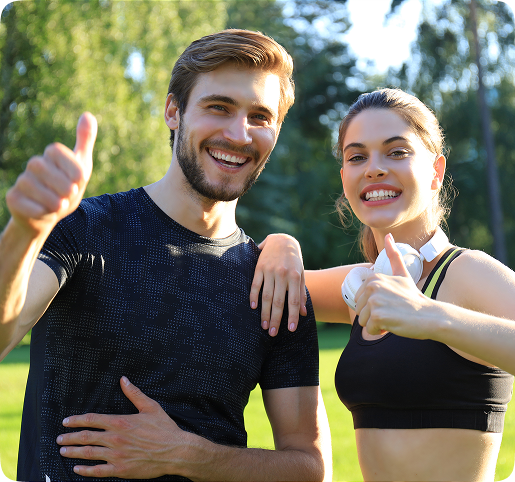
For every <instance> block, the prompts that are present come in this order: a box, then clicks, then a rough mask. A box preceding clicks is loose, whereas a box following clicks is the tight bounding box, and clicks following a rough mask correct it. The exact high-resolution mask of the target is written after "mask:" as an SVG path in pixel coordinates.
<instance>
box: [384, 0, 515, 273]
mask: <svg viewBox="0 0 515 482" xmlns="http://www.w3.org/2000/svg"><path fill="white" fill-rule="evenodd" d="M398 3H399V2H398ZM477 5H478V8H477V14H478V33H479V38H480V44H481V51H482V58H481V65H482V67H483V69H484V76H483V77H484V78H483V82H484V84H485V87H486V89H487V102H488V104H489V107H490V110H491V114H492V130H493V132H494V137H495V144H496V158H497V165H498V169H499V173H500V185H501V193H502V195H501V202H502V209H503V212H504V231H505V237H506V240H507V243H506V244H507V250H508V264H509V266H510V267H511V268H514V267H515V245H514V244H513V243H510V242H509V240H510V239H512V238H513V236H514V235H515V220H514V217H513V214H512V213H513V212H515V200H514V199H513V197H512V196H509V195H508V193H509V192H510V191H511V189H512V187H511V184H512V182H511V179H512V177H511V176H510V174H514V169H515V149H514V147H515V145H514V142H515V141H514V136H513V133H512V130H513V129H512V125H513V119H514V118H515V67H514V66H515V64H514V62H513V59H514V58H515V45H514V40H515V29H514V25H513V17H512V14H511V12H510V9H509V7H508V6H507V5H506V4H505V3H504V2H492V1H487V0H482V1H477ZM474 55H475V51H474V46H473V41H472V33H471V29H470V12H469V4H468V2H462V1H456V0H447V1H444V2H443V3H442V4H441V5H440V6H439V7H434V6H429V5H428V3H426V4H425V12H424V19H423V21H422V23H421V24H420V26H419V31H418V38H417V41H416V42H415V44H414V46H413V48H412V58H411V59H410V61H409V62H408V63H407V64H406V65H404V66H403V68H402V69H400V70H399V71H398V72H394V71H391V72H390V73H389V76H388V81H387V83H388V84H389V85H393V86H399V87H401V88H403V89H406V90H408V91H411V92H412V93H414V94H415V95H416V96H418V97H419V98H420V99H421V100H422V101H424V102H425V103H427V104H428V105H430V106H431V107H432V108H433V109H435V111H436V113H437V116H438V118H439V119H440V122H441V124H442V127H443V128H444V130H445V133H446V139H447V144H448V146H449V147H450V154H449V156H448V163H447V172H448V175H449V177H450V178H452V179H453V183H454V186H455V188H456V190H457V191H458V192H459V195H458V197H457V198H456V200H455V201H454V205H453V209H452V213H451V216H450V218H449V222H448V224H449V230H450V234H451V239H452V241H453V242H455V243H456V244H459V245H462V246H465V247H469V248H474V249H481V250H483V251H486V252H488V253H489V254H493V253H492V251H493V237H492V234H491V226H490V209H489V199H488V191H487V183H486V179H487V176H486V154H485V148H484V142H483V136H482V132H481V117H480V112H479V106H478V97H477V85H478V78H477V67H476V64H475V62H474Z"/></svg>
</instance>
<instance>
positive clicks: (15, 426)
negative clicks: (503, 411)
mask: <svg viewBox="0 0 515 482" xmlns="http://www.w3.org/2000/svg"><path fill="white" fill-rule="evenodd" d="M319 333H320V383H321V387H322V393H323V396H324V403H325V406H326V409H327V415H328V417H329V424H330V426H331V433H332V444H333V464H334V480H335V481H347V482H350V481H358V480H362V479H361V476H360V471H359V466H358V458H357V454H356V448H355V445H354V433H353V429H352V418H351V416H350V414H349V412H348V411H347V410H346V409H345V407H344V406H343V405H342V404H341V402H340V400H339V399H338V396H337V395H336V392H335V390H334V382H333V377H334V370H335V368H336V364H337V363H338V359H339V357H340V353H341V350H342V348H343V346H344V345H345V343H346V342H347V338H348V327H344V326H342V327H339V326H338V327H329V326H325V325H321V329H320V332H319ZM28 356H29V351H28V347H27V346H22V347H18V348H16V349H15V350H13V351H12V352H11V353H10V354H9V356H8V357H7V358H6V359H5V360H4V361H3V362H2V363H0V463H1V466H2V469H3V471H4V474H5V475H6V476H7V477H8V478H10V479H13V480H14V479H15V475H16V457H17V450H18V436H19V430H20V421H21V411H22V404H23V393H24V389H25V382H26V379H27V371H28ZM245 417H246V420H247V431H248V434H249V446H253V447H262V448H272V447H273V439H272V433H271V430H270V428H269V425H268V423H267V421H266V415H265V411H264V408H263V404H262V402H261V394H260V392H259V389H256V390H255V391H254V392H253V393H252V395H251V399H250V402H249V405H248V406H247V409H246V411H245ZM514 461H515V402H511V404H510V406H509V407H508V413H507V416H506V421H505V430H504V436H503V443H502V446H501V452H500V454H499V460H498V464H497V473H496V480H505V479H507V478H508V477H509V476H510V474H511V473H512V471H513V466H514ZM510 479H511V477H510ZM0 480H1V476H0Z"/></svg>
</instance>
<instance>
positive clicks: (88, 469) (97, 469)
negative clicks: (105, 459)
mask: <svg viewBox="0 0 515 482" xmlns="http://www.w3.org/2000/svg"><path fill="white" fill-rule="evenodd" d="M77 458H79V457H77ZM114 469H115V467H114V466H113V465H112V464H101V465H91V466H87V465H76V466H75V467H73V471H74V472H75V473H76V474H79V475H82V476H84V477H114V475H115V471H114Z"/></svg>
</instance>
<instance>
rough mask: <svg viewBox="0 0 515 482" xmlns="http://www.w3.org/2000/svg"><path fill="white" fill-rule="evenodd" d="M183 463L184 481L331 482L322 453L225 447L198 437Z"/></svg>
mask: <svg viewBox="0 0 515 482" xmlns="http://www.w3.org/2000/svg"><path fill="white" fill-rule="evenodd" d="M187 452H188V454H187V456H186V458H185V460H184V461H183V463H184V465H183V467H184V473H183V474H182V475H185V476H186V477H188V478H190V479H192V480H194V481H210V482H213V481H242V480H252V481H281V480H284V481H287V480H296V481H301V480H306V481H315V480H316V481H318V480H319V481H323V480H330V477H331V476H330V474H328V473H327V471H329V472H330V471H331V469H330V463H329V464H327V465H328V466H329V467H326V464H325V463H324V460H323V456H322V453H321V451H319V450H317V449H313V450H312V451H310V452H308V451H305V450H300V449H294V448H292V449H285V450H264V449H254V448H237V447H227V446H223V445H218V444H215V443H212V442H210V441H208V440H206V439H203V438H201V437H198V438H197V439H196V440H195V441H194V442H192V443H190V444H189V446H188V449H187ZM327 476H329V477H327Z"/></svg>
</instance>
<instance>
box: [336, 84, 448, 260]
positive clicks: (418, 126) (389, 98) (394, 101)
mask: <svg viewBox="0 0 515 482" xmlns="http://www.w3.org/2000/svg"><path fill="white" fill-rule="evenodd" d="M367 109H390V110H392V111H394V112H395V113H396V114H397V115H399V116H400V117H401V118H402V119H403V120H404V121H405V122H406V124H408V126H409V127H410V128H411V129H412V130H413V132H415V134H416V135H417V136H418V137H419V139H420V140H421V141H422V143H423V144H424V145H425V146H426V148H427V149H428V150H429V151H430V152H432V153H433V154H435V158H437V157H439V156H441V155H445V154H446V148H445V143H444V135H443V131H442V128H441V127H440V124H439V122H438V120H437V119H436V116H435V114H434V113H433V111H432V110H431V109H430V108H429V107H427V106H426V105H425V104H424V103H423V102H422V101H420V100H419V99H417V98H416V97H414V96H413V95H410V94H408V93H406V92H404V91H402V90H400V89H380V90H376V91H374V92H370V93H367V94H361V95H360V96H359V97H358V99H357V100H356V102H354V104H352V106H351V107H350V109H349V112H348V114H347V115H346V116H345V117H344V118H343V120H342V121H341V123H340V128H339V132H338V144H337V145H336V148H335V151H336V155H337V157H338V158H339V159H342V158H343V151H342V150H343V141H344V139H345V134H346V133H347V129H348V127H349V125H350V123H351V122H352V121H353V119H354V118H355V117H356V116H357V115H358V114H359V113H360V112H363V111H364V110H367ZM448 197H449V196H448V191H447V189H444V188H441V189H440V191H439V193H438V196H437V197H436V198H435V202H434V206H433V219H434V223H435V226H434V228H436V226H438V225H440V224H441V223H442V222H443V221H444V220H445V217H446V216H447V214H448V211H449V208H448V207H447V204H448V203H447V201H448ZM336 211H337V212H338V214H339V216H340V220H341V221H342V223H343V224H344V225H345V224H346V221H347V219H348V214H349V213H352V211H351V208H350V206H349V204H348V202H347V199H346V198H345V196H344V194H343V193H342V195H341V196H340V197H339V198H338V199H337V201H336ZM360 247H361V252H362V253H363V255H364V256H365V259H366V260H367V261H368V262H371V263H373V262H374V261H375V260H376V258H377V255H378V254H379V253H378V251H377V246H376V243H375V240H374V236H373V234H372V230H371V229H370V228H369V227H368V226H365V225H362V226H361V230H360Z"/></svg>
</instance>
